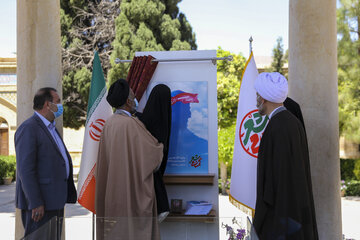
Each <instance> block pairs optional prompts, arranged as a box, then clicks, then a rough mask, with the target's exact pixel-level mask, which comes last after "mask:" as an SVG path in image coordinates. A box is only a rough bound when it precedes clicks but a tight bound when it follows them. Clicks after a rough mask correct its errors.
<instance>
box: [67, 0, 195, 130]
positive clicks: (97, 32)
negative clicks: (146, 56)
mask: <svg viewBox="0 0 360 240" xmlns="http://www.w3.org/2000/svg"><path fill="white" fill-rule="evenodd" d="M180 1H181V0H122V1H121V0H88V1H85V0H60V6H61V10H60V17H61V20H60V21H61V45H62V48H63V97H64V110H65V113H64V126H65V127H70V128H75V129H78V128H79V127H81V126H83V124H84V123H85V119H86V108H87V100H88V99H87V97H88V95H89V90H90V89H89V87H88V86H89V85H90V79H91V71H92V59H93V52H94V50H95V48H98V52H99V56H100V59H101V63H102V67H103V72H104V76H105V79H108V80H109V84H111V83H112V82H113V81H115V80H116V79H118V78H120V77H122V78H126V76H127V72H128V69H129V67H130V64H115V59H116V58H120V59H132V58H133V57H134V54H135V52H136V51H164V50H171V51H174V50H195V49H196V48H197V46H196V43H195V42H196V40H195V34H194V33H193V31H192V28H191V25H190V23H189V22H188V21H187V19H186V17H185V15H184V14H183V13H180V12H179V8H178V6H177V4H178V3H179V2H180ZM109 59H110V61H109ZM110 62H111V64H110Z"/></svg>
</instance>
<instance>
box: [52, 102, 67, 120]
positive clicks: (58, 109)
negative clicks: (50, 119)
mask: <svg viewBox="0 0 360 240" xmlns="http://www.w3.org/2000/svg"><path fill="white" fill-rule="evenodd" d="M52 104H54V105H56V106H57V111H56V112H53V114H54V116H55V118H58V117H60V116H61V115H62V114H63V112H64V107H63V105H62V104H61V103H59V104H55V103H52Z"/></svg>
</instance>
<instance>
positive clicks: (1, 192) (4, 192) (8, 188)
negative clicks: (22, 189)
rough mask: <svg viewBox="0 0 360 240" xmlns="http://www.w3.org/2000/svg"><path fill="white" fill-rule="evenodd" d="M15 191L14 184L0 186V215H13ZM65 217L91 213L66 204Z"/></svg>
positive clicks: (77, 205) (75, 205)
mask: <svg viewBox="0 0 360 240" xmlns="http://www.w3.org/2000/svg"><path fill="white" fill-rule="evenodd" d="M15 190H16V183H15V182H13V183H11V184H10V185H0V213H14V214H15ZM65 215H66V217H68V218H71V217H79V216H89V217H91V212H90V211H88V210H87V209H85V208H83V207H82V206H81V205H79V204H78V203H77V204H66V207H65Z"/></svg>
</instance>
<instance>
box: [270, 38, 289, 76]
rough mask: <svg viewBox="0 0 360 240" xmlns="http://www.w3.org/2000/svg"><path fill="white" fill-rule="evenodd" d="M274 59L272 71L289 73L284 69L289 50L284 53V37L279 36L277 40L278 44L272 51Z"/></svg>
mask: <svg viewBox="0 0 360 240" xmlns="http://www.w3.org/2000/svg"><path fill="white" fill-rule="evenodd" d="M272 57H273V60H272V62H271V67H270V69H269V71H270V72H279V73H281V74H283V75H287V73H285V71H284V64H285V63H286V61H287V51H286V54H284V44H283V40H282V37H278V39H277V40H276V46H275V47H274V48H273V53H272ZM286 77H287V76H286Z"/></svg>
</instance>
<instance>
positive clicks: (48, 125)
mask: <svg viewBox="0 0 360 240" xmlns="http://www.w3.org/2000/svg"><path fill="white" fill-rule="evenodd" d="M35 113H36V115H38V116H39V118H40V119H41V121H43V123H44V124H45V126H46V128H47V129H48V130H49V132H50V134H51V136H52V137H53V139H54V141H55V143H56V145H57V146H58V148H59V150H60V152H61V155H62V157H63V159H64V162H65V166H66V176H67V177H69V172H70V166H69V159H68V157H67V154H66V150H65V146H64V144H63V142H62V140H61V138H60V136H59V134H58V133H57V132H56V128H55V121H53V122H49V120H47V119H46V118H45V117H44V116H43V115H41V114H40V113H38V112H35Z"/></svg>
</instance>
